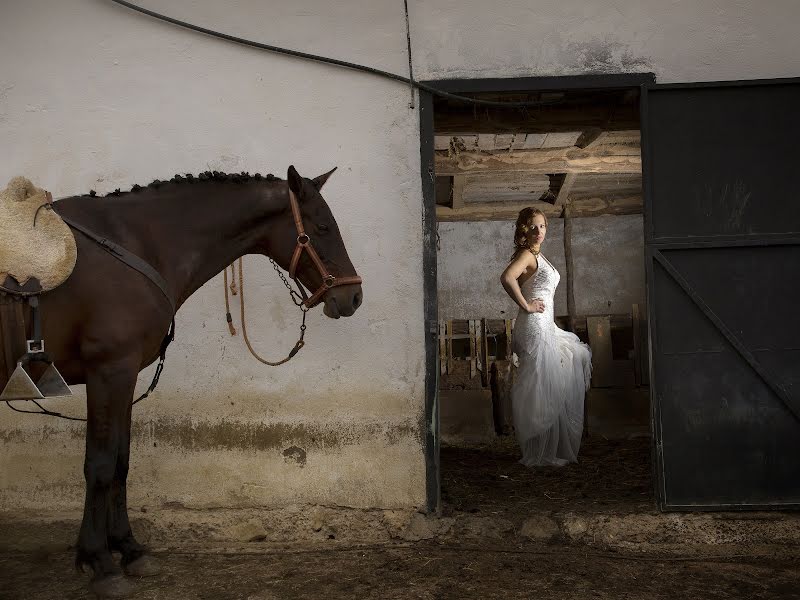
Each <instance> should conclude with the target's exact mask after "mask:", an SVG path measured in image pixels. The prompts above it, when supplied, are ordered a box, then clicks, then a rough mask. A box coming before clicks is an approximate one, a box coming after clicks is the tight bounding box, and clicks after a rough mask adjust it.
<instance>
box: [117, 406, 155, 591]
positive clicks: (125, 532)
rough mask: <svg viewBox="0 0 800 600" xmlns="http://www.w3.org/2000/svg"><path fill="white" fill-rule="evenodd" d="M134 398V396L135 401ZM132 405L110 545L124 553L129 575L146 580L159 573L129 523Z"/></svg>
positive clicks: (121, 443)
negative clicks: (128, 485)
mask: <svg viewBox="0 0 800 600" xmlns="http://www.w3.org/2000/svg"><path fill="white" fill-rule="evenodd" d="M132 399H133V397H131V400H132ZM131 408H132V406H131V404H130V401H129V402H128V408H127V411H126V414H125V422H124V428H123V431H122V435H121V436H120V440H119V445H118V451H117V468H116V471H115V472H114V481H113V483H112V484H111V524H110V528H109V529H110V530H109V536H108V546H109V548H110V549H111V550H113V551H117V552H119V553H121V554H122V567H123V568H124V570H125V573H126V574H127V575H132V576H135V577H145V576H148V575H156V574H157V573H158V572H159V568H158V564H157V563H156V561H155V560H154V559H153V558H152V557H150V556H148V555H147V549H146V548H145V547H144V546H143V545H142V544H140V543H139V542H137V541H136V538H135V537H134V536H133V531H132V530H131V524H130V521H129V520H128V487H127V480H128V466H129V464H130V454H131Z"/></svg>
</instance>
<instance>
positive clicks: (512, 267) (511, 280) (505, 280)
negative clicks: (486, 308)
mask: <svg viewBox="0 0 800 600" xmlns="http://www.w3.org/2000/svg"><path fill="white" fill-rule="evenodd" d="M528 267H533V270H534V272H535V271H536V269H537V268H538V264H537V263H536V257H535V256H534V255H533V254H531V253H530V252H520V253H519V254H518V255H517V256H516V257H515V258H514V260H512V261H511V262H510V263H509V265H508V266H507V267H506V269H505V271H503V274H502V275H501V276H500V282H501V283H502V284H503V289H504V290H505V291H506V293H507V294H508V295H509V296H510V297H511V299H512V300H513V301H514V302H516V303H517V306H519V307H520V308H521V309H522V310H524V311H525V312H529V313H532V312H542V310H543V309H544V304H543V303H541V301H540V300H539V299H538V298H537V299H535V300H533V301H532V302H530V303H529V302H528V301H527V300H526V299H525V296H523V295H522V290H520V289H519V281H518V280H519V278H520V276H521V275H522V274H523V273H524V272H525V271H526V269H527V268H528ZM539 304H542V306H541V307H540V306H539Z"/></svg>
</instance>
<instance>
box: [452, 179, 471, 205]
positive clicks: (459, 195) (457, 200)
mask: <svg viewBox="0 0 800 600" xmlns="http://www.w3.org/2000/svg"><path fill="white" fill-rule="evenodd" d="M466 183H467V176H466V175H454V176H453V202H452V205H451V207H452V208H453V210H458V209H460V208H464V187H466Z"/></svg>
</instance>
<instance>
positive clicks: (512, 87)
mask: <svg viewBox="0 0 800 600" xmlns="http://www.w3.org/2000/svg"><path fill="white" fill-rule="evenodd" d="M655 81H656V78H655V75H654V74H653V73H615V74H607V75H566V76H546V77H514V78H490V79H439V80H432V81H424V82H423V83H425V84H426V85H429V86H431V87H433V88H435V89H437V90H440V91H443V92H450V93H454V94H468V93H476V92H521V91H563V90H579V89H585V90H592V89H613V88H637V87H638V88H640V89H641V88H645V87H646V86H648V85H653V84H655ZM642 93H643V90H642ZM419 122H420V177H421V179H422V239H423V249H422V271H423V324H424V331H425V413H424V436H425V437H424V440H425V441H424V444H425V483H426V486H425V487H426V501H425V508H426V510H427V512H429V513H436V512H438V511H439V509H440V504H441V469H440V461H439V446H440V440H439V397H438V392H439V359H438V352H439V344H438V340H437V337H438V294H437V288H436V285H437V284H436V282H437V274H436V197H435V191H434V183H435V179H436V171H435V167H434V145H433V142H434V139H433V138H434V122H433V95H432V94H431V93H430V92H427V91H423V90H420V92H419ZM642 122H643V120H642V115H641V114H640V129H641V123H642ZM642 171H643V178H644V165H642ZM642 199H643V202H644V204H645V208H644V214H645V216H644V218H645V231H647V221H646V219H647V197H646V195H644V194H643V198H642ZM648 314H649V311H648ZM650 389H651V404H652V389H653V388H652V383H651V388H650Z"/></svg>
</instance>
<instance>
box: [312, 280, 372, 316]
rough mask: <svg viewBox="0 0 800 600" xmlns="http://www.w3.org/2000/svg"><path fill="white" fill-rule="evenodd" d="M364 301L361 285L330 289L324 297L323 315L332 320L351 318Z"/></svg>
mask: <svg viewBox="0 0 800 600" xmlns="http://www.w3.org/2000/svg"><path fill="white" fill-rule="evenodd" d="M363 301H364V293H363V291H362V290H361V285H360V284H351V285H342V286H340V287H335V288H331V289H329V290H328V291H327V292H326V293H325V296H324V297H323V302H324V303H325V306H324V308H323V309H322V312H323V314H324V315H325V316H326V317H330V318H331V319H338V318H339V317H350V316H352V315H353V314H354V313H355V312H356V311H357V310H358V307H359V306H361V304H362V302H363Z"/></svg>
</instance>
